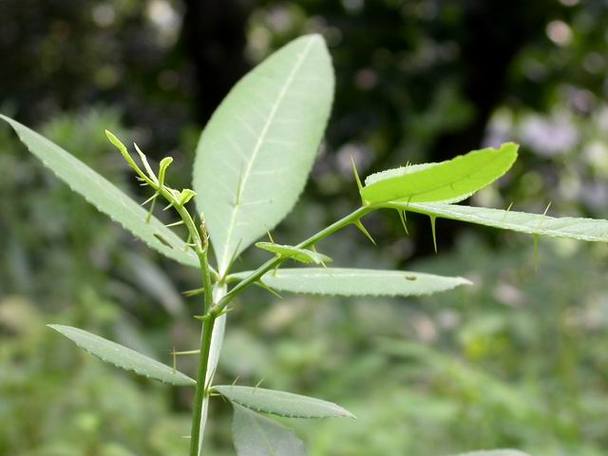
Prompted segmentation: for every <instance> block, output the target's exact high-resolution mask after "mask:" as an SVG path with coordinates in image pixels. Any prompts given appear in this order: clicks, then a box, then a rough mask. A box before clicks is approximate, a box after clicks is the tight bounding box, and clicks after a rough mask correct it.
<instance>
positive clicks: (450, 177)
mask: <svg viewBox="0 0 608 456" xmlns="http://www.w3.org/2000/svg"><path fill="white" fill-rule="evenodd" d="M518 147H519V146H518V145H517V144H513V143H505V144H503V145H502V146H500V148H498V149H494V148H492V147H488V148H486V149H481V150H475V151H472V152H469V153H468V154H466V155H460V156H458V157H455V158H453V159H451V160H447V161H443V162H439V163H424V164H420V165H410V166H404V167H401V168H395V169H389V170H387V171H382V172H380V173H376V174H372V175H371V176H368V177H367V179H365V187H363V189H362V190H361V198H362V199H363V201H364V202H365V203H367V204H377V203H384V202H387V201H405V202H410V203H421V202H434V201H442V202H448V201H449V202H456V201H462V200H463V199H466V198H468V197H469V196H471V195H472V194H473V193H475V192H476V191H478V190H480V189H482V188H483V187H485V186H487V185H489V184H491V183H492V182H494V181H495V180H496V179H498V178H499V177H500V176H502V175H503V174H504V173H506V172H507V171H508V170H509V168H511V166H512V165H513V163H514V162H515V160H516V159H517V149H518Z"/></svg>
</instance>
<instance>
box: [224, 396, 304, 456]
mask: <svg viewBox="0 0 608 456" xmlns="http://www.w3.org/2000/svg"><path fill="white" fill-rule="evenodd" d="M233 407H234V417H233V420H232V434H233V436H234V447H235V449H236V454H237V455H238V456H269V455H272V456H283V455H289V456H305V455H306V450H305V448H304V443H303V442H302V441H301V440H300V439H299V438H298V437H297V436H296V435H295V433H294V432H293V431H292V430H290V429H287V428H286V427H284V426H281V425H280V424H278V423H275V422H274V421H272V420H271V419H269V418H267V417H265V416H263V415H260V414H259V413H255V412H254V411H252V410H249V409H247V408H245V407H241V406H240V405H238V404H234V403H233Z"/></svg>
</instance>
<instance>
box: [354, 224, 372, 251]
mask: <svg viewBox="0 0 608 456" xmlns="http://www.w3.org/2000/svg"><path fill="white" fill-rule="evenodd" d="M353 224H354V225H355V226H356V227H357V228H358V229H359V231H361V232H362V233H363V234H364V235H365V237H366V238H367V239H369V240H370V241H371V243H372V244H374V245H376V241H374V238H373V237H372V235H371V234H369V231H367V229H366V228H365V226H363V223H361V219H358V220H357V221H356V222H353Z"/></svg>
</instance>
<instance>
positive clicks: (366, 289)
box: [230, 268, 471, 296]
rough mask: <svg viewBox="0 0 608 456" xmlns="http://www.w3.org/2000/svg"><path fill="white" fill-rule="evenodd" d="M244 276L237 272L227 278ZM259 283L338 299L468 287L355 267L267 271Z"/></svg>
mask: <svg viewBox="0 0 608 456" xmlns="http://www.w3.org/2000/svg"><path fill="white" fill-rule="evenodd" d="M247 275H249V273H248V272H240V273H237V274H232V275H231V276H230V278H231V279H241V280H242V279H244V278H245V277H247ZM262 282H263V283H264V284H265V285H267V286H269V287H271V288H273V289H275V290H279V291H290V292H293V293H309V294H321V295H340V296H419V295H426V294H431V293H437V292H439V291H446V290H451V289H453V288H456V287H457V286H460V285H470V284H471V282H470V281H468V280H467V279H464V278H462V277H444V276H438V275H434V274H425V273H421V272H409V271H387V270H379V269H354V268H284V269H283V268H282V269H278V270H277V271H273V272H267V273H266V274H265V275H264V276H262Z"/></svg>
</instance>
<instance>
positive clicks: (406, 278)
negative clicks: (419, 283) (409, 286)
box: [405, 276, 416, 280]
mask: <svg viewBox="0 0 608 456" xmlns="http://www.w3.org/2000/svg"><path fill="white" fill-rule="evenodd" d="M405 280H416V276H405Z"/></svg>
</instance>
